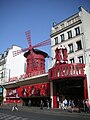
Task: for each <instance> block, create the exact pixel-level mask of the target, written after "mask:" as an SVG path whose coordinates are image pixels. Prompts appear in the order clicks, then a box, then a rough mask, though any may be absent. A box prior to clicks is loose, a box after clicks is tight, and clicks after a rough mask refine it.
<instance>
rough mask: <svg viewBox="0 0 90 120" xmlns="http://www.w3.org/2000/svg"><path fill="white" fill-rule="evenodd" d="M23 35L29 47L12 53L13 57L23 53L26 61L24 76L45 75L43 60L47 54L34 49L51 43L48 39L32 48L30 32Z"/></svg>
mask: <svg viewBox="0 0 90 120" xmlns="http://www.w3.org/2000/svg"><path fill="white" fill-rule="evenodd" d="M25 34H26V37H27V40H28V45H29V47H28V48H25V49H21V50H17V51H13V56H14V57H15V56H17V55H19V54H21V53H22V52H25V53H24V57H26V59H27V67H26V74H35V75H36V74H42V73H45V58H46V57H47V56H48V54H47V53H45V52H43V51H41V50H38V49H35V48H37V47H40V46H46V45H50V43H51V42H50V39H48V40H45V41H43V42H40V43H38V44H36V45H34V46H32V44H31V36H30V31H26V32H25ZM37 72H38V73H37ZM33 76H34V75H33Z"/></svg>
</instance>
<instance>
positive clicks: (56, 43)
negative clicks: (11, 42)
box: [0, 7, 90, 108]
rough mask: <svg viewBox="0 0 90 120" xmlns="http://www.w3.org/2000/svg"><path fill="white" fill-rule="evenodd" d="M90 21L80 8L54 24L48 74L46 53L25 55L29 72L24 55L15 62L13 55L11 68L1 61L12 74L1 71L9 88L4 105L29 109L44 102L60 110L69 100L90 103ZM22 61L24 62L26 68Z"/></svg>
mask: <svg viewBox="0 0 90 120" xmlns="http://www.w3.org/2000/svg"><path fill="white" fill-rule="evenodd" d="M89 21H90V14H89V12H88V11H86V10H85V9H84V8H82V7H80V8H79V12H78V13H76V14H74V15H72V16H70V17H69V18H67V19H65V20H63V21H61V22H60V23H58V24H55V23H54V24H53V27H52V29H51V35H50V36H51V53H52V54H51V58H52V67H51V68H50V69H49V70H48V73H46V72H45V57H47V54H46V53H44V52H43V51H39V50H36V49H32V51H30V50H28V51H27V52H26V53H25V54H24V56H25V58H26V62H27V63H26V71H25V72H24V63H25V62H24V60H25V59H23V57H20V55H19V56H16V57H14V58H13V57H12V55H11V54H10V56H9V57H8V60H9V62H8V60H7V64H6V61H5V59H6V58H7V57H5V59H1V61H2V63H5V66H7V67H6V68H5V70H6V69H8V73H7V72H5V70H3V69H2V70H1V71H0V73H1V78H2V79H1V85H2V86H4V88H5V91H4V92H3V93H4V94H3V95H4V98H5V99H4V103H5V104H7V103H8V104H11V103H13V102H14V101H15V102H17V103H19V104H24V105H29V102H30V104H31V105H32V106H40V100H43V101H44V103H45V106H46V102H47V100H49V101H50V103H51V107H52V108H59V107H60V106H59V105H60V103H61V102H62V101H63V99H65V98H66V99H68V100H74V102H75V103H77V101H78V99H79V100H80V101H83V100H85V99H87V98H88V99H89V101H90V74H89V71H90V44H89V38H90V30H89V26H90V23H89ZM15 49H16V50H17V48H15ZM11 53H12V52H11ZM30 53H32V56H31V55H30ZM18 57H20V60H19V58H18ZM9 58H10V59H9ZM22 59H23V61H22ZM16 61H17V64H16ZM18 61H19V62H21V61H22V65H21V63H18ZM9 63H10V64H9ZM8 64H9V65H8ZM14 64H15V65H14ZM1 65H2V64H1ZM13 65H14V66H13ZM16 65H17V66H20V68H21V70H19V67H16ZM12 71H13V73H15V72H16V71H17V73H15V74H13V73H12ZM2 72H4V73H5V76H4V77H2V76H3V75H2Z"/></svg>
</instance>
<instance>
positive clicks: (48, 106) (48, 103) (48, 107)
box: [47, 100, 50, 109]
mask: <svg viewBox="0 0 90 120" xmlns="http://www.w3.org/2000/svg"><path fill="white" fill-rule="evenodd" d="M49 103H50V102H49V100H47V109H49V107H50V106H49Z"/></svg>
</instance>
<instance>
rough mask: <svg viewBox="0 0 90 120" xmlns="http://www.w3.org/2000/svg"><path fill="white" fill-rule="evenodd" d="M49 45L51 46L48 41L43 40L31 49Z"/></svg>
mask: <svg viewBox="0 0 90 120" xmlns="http://www.w3.org/2000/svg"><path fill="white" fill-rule="evenodd" d="M50 44H51V40H50V39H48V40H45V41H43V42H40V43H38V44H36V45H34V46H33V48H36V47H40V46H46V45H50Z"/></svg>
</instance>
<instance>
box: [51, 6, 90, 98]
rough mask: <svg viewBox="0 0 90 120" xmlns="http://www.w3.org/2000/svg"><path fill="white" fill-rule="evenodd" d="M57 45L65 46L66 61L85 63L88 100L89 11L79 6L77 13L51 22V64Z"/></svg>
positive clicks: (89, 77) (89, 69)
mask: <svg viewBox="0 0 90 120" xmlns="http://www.w3.org/2000/svg"><path fill="white" fill-rule="evenodd" d="M66 12H67V11H66ZM59 45H64V46H65V47H66V48H67V50H68V63H84V64H85V66H86V67H85V73H86V76H87V85H88V98H89V100H90V13H89V12H88V11H87V10H85V9H84V8H82V7H79V12H78V13H76V14H74V15H72V16H70V17H69V18H67V19H65V20H63V21H61V22H60V23H58V24H56V23H54V24H53V27H52V29H51V53H52V55H51V56H52V58H53V61H52V66H53V65H54V64H55V59H54V58H55V49H56V48H57V47H58V46H59ZM51 88H52V87H51ZM51 91H52V90H51ZM51 94H52V93H51ZM51 96H53V95H51Z"/></svg>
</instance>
